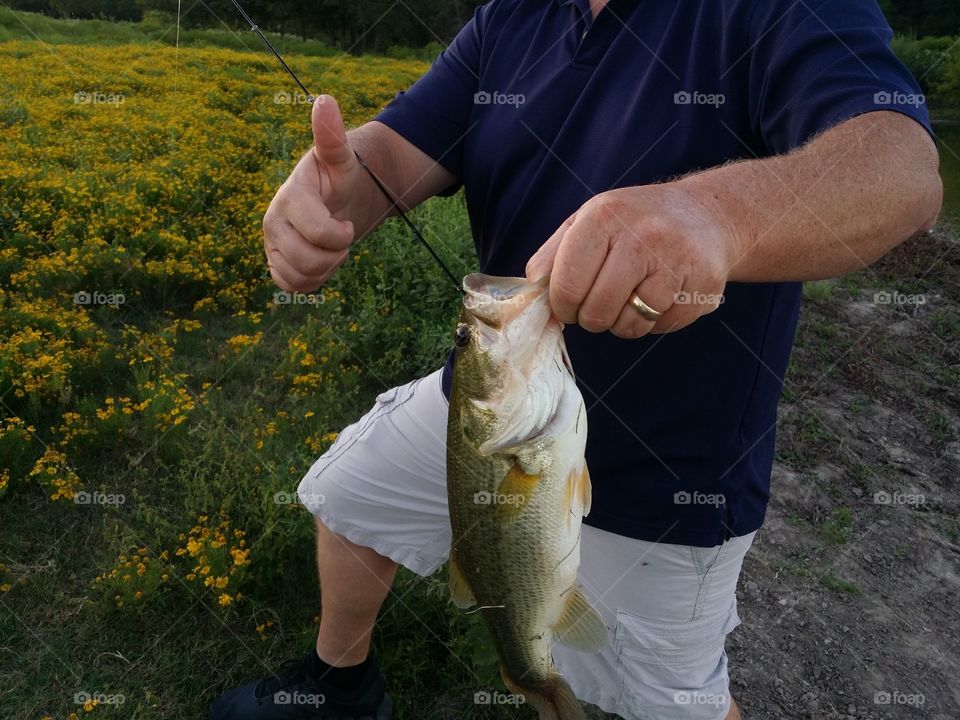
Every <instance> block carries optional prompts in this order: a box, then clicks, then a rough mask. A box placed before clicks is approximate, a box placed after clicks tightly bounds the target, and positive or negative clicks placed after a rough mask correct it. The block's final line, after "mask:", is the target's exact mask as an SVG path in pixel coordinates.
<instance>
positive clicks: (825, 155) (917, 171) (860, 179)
mask: <svg viewBox="0 0 960 720" xmlns="http://www.w3.org/2000/svg"><path fill="white" fill-rule="evenodd" d="M679 185H681V186H683V187H686V188H687V189H688V190H689V191H690V192H691V194H692V195H694V197H696V198H697V199H698V201H699V202H701V203H702V204H703V205H704V206H706V207H707V208H708V209H709V210H710V211H712V213H713V214H714V215H715V216H716V217H717V219H718V222H721V223H723V224H724V225H726V226H727V229H728V230H729V232H730V235H731V237H732V238H733V243H734V248H733V253H732V256H733V263H734V264H733V266H732V267H731V269H730V274H729V277H728V280H730V281H741V282H766V281H781V280H814V279H819V278H827V277H835V276H838V275H842V274H844V273H846V272H850V271H853V270H858V269H860V268H862V267H864V266H865V265H868V264H870V263H872V262H873V261H875V260H877V259H878V258H879V257H881V256H882V255H883V254H884V253H886V252H887V251H889V250H890V249H891V248H893V247H895V246H896V245H898V244H899V243H901V242H903V241H904V240H905V239H907V238H908V237H910V236H911V235H913V234H915V233H917V232H920V231H922V230H926V229H929V228H930V227H932V225H933V223H934V222H935V220H936V216H937V214H938V213H939V211H940V206H941V203H942V197H943V188H942V184H941V182H940V177H939V175H938V158H937V151H936V147H935V146H934V144H933V142H932V141H931V140H930V137H929V135H927V133H926V131H925V130H924V129H923V128H922V127H921V126H920V125H919V124H917V123H916V122H915V121H914V120H911V119H910V118H908V117H906V116H904V115H901V114H899V113H893V112H875V113H869V114H866V115H861V116H859V117H856V118H854V119H852V120H848V121H846V122H844V123H842V124H840V125H838V126H837V127H835V128H833V129H831V130H829V131H827V132H825V133H823V134H822V135H820V136H819V137H817V138H815V139H814V140H812V141H811V142H809V143H808V144H807V145H805V146H804V147H802V148H800V149H799V150H797V151H795V152H793V153H790V154H789V155H783V156H778V157H774V158H767V159H763V160H747V161H744V162H739V163H734V164H731V165H726V166H723V167H718V168H714V169H712V170H707V171H705V172H702V173H698V174H696V175H691V176H689V177H687V178H684V179H683V180H681V181H680V182H679Z"/></svg>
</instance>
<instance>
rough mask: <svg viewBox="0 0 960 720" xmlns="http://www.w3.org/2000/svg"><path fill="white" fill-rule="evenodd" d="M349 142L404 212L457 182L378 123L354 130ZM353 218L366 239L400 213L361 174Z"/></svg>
mask: <svg viewBox="0 0 960 720" xmlns="http://www.w3.org/2000/svg"><path fill="white" fill-rule="evenodd" d="M347 140H348V142H349V143H350V145H351V147H352V148H353V149H354V150H356V152H357V153H358V154H359V155H360V157H362V158H363V160H364V162H366V163H367V165H368V166H369V167H370V169H371V170H372V171H373V172H374V173H376V175H377V177H378V178H379V179H380V181H381V182H382V183H383V184H384V186H385V187H386V188H387V189H388V190H389V191H390V193H391V194H392V195H393V196H394V197H395V198H397V200H398V201H399V203H400V207H401V208H403V210H404V211H406V210H409V209H410V208H413V207H416V206H417V205H419V204H420V203H421V202H423V201H424V200H426V199H427V198H429V197H431V196H433V195H436V194H437V193H438V192H441V191H442V190H444V189H446V188H447V187H449V186H450V185H451V184H452V183H453V182H454V181H455V178H454V177H453V175H451V174H450V173H449V172H448V171H447V170H445V169H444V168H443V167H442V166H441V165H438V164H437V163H436V162H434V161H433V160H432V159H431V158H430V157H428V156H427V155H426V154H424V153H423V152H421V151H420V150H418V149H417V148H416V147H414V146H413V145H412V144H411V143H410V142H408V141H407V140H406V139H404V138H403V137H402V136H401V135H398V134H397V133H396V132H394V131H393V130H391V129H390V128H388V127H387V126H386V125H383V124H382V123H378V122H368V123H366V124H365V125H361V126H360V127H358V128H356V129H354V130H350V131H349V132H348V133H347ZM352 208H353V213H352V214H353V217H352V218H351V219H352V221H353V224H354V227H355V228H356V231H357V238H358V239H359V238H362V237H364V236H366V235H368V234H369V233H370V232H372V231H373V230H375V229H376V228H377V226H379V225H380V223H382V222H383V221H384V220H385V219H387V218H388V217H390V216H392V215H395V214H396V210H395V209H394V207H393V205H392V204H391V202H390V201H389V200H387V198H386V197H385V196H384V194H383V192H382V191H381V190H380V188H378V187H377V185H376V183H374V181H373V179H372V178H371V177H370V175H369V174H368V173H367V172H366V171H365V170H361V172H360V179H359V182H358V183H357V189H356V198H355V200H354V202H353V203H352Z"/></svg>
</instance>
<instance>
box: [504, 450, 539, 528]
mask: <svg viewBox="0 0 960 720" xmlns="http://www.w3.org/2000/svg"><path fill="white" fill-rule="evenodd" d="M539 482H540V476H539V475H529V474H527V473H525V472H524V471H523V468H521V467H520V463H517V462H515V463H514V464H513V465H511V466H510V469H509V470H508V471H507V474H506V475H504V476H503V480H501V481H500V487H499V488H498V489H497V497H496V498H495V499H496V513H497V515H498V516H499V517H501V518H503V519H506V520H514V519H516V518H517V517H518V516H519V515H520V513H521V512H522V511H523V508H524V507H526V505H527V503H529V502H530V498H531V497H532V496H533V493H534V491H535V490H536V489H537V483H539Z"/></svg>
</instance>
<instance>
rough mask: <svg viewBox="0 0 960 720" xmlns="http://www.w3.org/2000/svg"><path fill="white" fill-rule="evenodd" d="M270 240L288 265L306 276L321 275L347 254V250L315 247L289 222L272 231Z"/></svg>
mask: <svg viewBox="0 0 960 720" xmlns="http://www.w3.org/2000/svg"><path fill="white" fill-rule="evenodd" d="M272 240H273V247H274V248H276V249H277V250H279V251H280V253H281V254H282V255H283V257H284V259H285V260H286V261H287V262H288V263H289V264H290V266H291V267H293V268H295V269H296V270H297V271H298V272H300V273H302V274H303V275H306V276H307V277H319V276H321V275H323V274H324V273H326V272H327V271H328V270H329V269H330V268H331V267H334V266H338V265H340V264H342V263H343V261H344V260H345V259H346V258H347V256H348V255H349V251H348V250H330V249H327V248H323V247H317V246H316V245H314V244H312V243H311V242H309V241H308V240H307V239H306V238H304V237H303V235H301V234H300V233H299V232H298V231H297V230H296V229H295V228H294V227H293V226H292V225H289V224H288V225H287V226H286V227H283V228H279V229H277V230H276V231H274V233H273V238H272Z"/></svg>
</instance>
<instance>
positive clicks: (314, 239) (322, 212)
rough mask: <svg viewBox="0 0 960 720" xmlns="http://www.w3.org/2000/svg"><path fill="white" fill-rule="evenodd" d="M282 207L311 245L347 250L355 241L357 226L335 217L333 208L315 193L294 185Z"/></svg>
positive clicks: (285, 197) (291, 223) (291, 222)
mask: <svg viewBox="0 0 960 720" xmlns="http://www.w3.org/2000/svg"><path fill="white" fill-rule="evenodd" d="M282 205H283V215H284V216H285V218H286V221H287V222H288V223H289V224H290V225H291V226H293V228H294V229H295V230H296V231H297V232H298V233H300V235H302V236H303V237H304V238H305V239H306V240H307V242H309V243H311V244H313V245H316V246H317V247H320V248H325V249H327V250H336V251H340V250H345V249H347V248H348V247H350V245H351V243H352V242H353V240H354V234H355V233H354V227H353V223H352V222H350V221H349V220H338V219H336V218H334V217H331V215H330V209H329V208H328V207H327V206H326V204H325V203H324V202H323V199H322V198H321V197H320V196H319V195H318V194H317V192H316V191H315V190H310V189H308V188H305V187H293V186H291V187H290V188H289V192H287V193H285V194H284V198H283V201H282Z"/></svg>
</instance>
